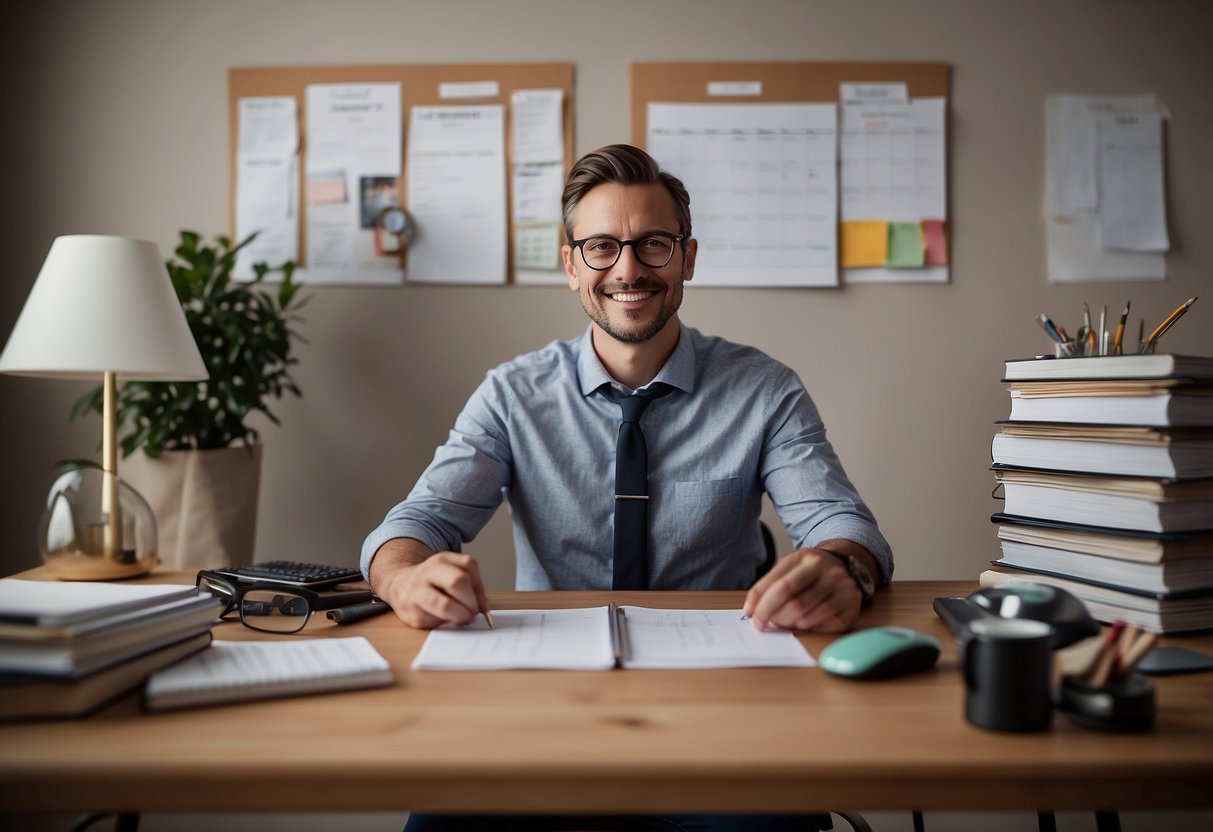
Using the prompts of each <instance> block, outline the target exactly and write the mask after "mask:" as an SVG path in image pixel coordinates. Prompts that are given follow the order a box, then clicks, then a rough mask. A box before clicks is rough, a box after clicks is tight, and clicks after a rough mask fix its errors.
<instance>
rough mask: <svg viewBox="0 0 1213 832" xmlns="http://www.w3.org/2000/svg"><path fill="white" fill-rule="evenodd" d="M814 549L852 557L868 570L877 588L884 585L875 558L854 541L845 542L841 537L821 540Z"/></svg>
mask: <svg viewBox="0 0 1213 832" xmlns="http://www.w3.org/2000/svg"><path fill="white" fill-rule="evenodd" d="M814 548H817V549H825V550H826V551H829V552H836V553H838V554H840V555H852V556H854V558H855V559H856V560H858V561H859V562H860V563H861V564H862V565H863V566H864V568H865V569H867V570H868V574H869V575H871V576H872V582H873V583H874V584H875V585H876V586H877V587H880V586H881V585H882V584H883V583H884V581H883V580H882V578H881V574H882V573H881V571H880V564H878V563H877V562H876V558H875V556H873V555H872V553H871V552H869V551H868V550H867V548H866V547H864V546H863V545H861V544H859V543H856V542H855V541H854V540H847V539H846V538H841V537H840V538H835V539H833V540H823V541H821V543H818V544H817V546H816V547H814Z"/></svg>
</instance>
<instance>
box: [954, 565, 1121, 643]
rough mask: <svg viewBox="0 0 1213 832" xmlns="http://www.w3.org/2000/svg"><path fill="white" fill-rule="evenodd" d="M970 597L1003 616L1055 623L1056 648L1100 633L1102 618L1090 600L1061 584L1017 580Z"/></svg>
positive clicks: (987, 610)
mask: <svg viewBox="0 0 1213 832" xmlns="http://www.w3.org/2000/svg"><path fill="white" fill-rule="evenodd" d="M968 598H969V600H970V601H972V602H973V603H974V604H976V605H977V606H978V607H980V608H981V609H982V610H984V611H985V612H987V613H990V614H991V615H996V616H998V617H999V618H1028V619H1031V620H1033V621H1043V622H1045V623H1046V624H1052V625H1053V647H1054V648H1059V647H1066V646H1068V645H1071V644H1073V643H1074V642H1076V641H1079V640H1081V639H1084V638H1090V637H1091V636H1095V635H1099V622H1098V621H1096V620H1095V618H1094V617H1093V616H1092V615H1091V612H1090V610H1088V609H1087V606H1086V604H1084V603H1083V602H1082V601H1080V600H1079V599H1078V598H1077V597H1076V596H1074V595H1072V594H1071V593H1069V592H1067V591H1066V590H1064V589H1062V588H1061V587H1059V586H1049V585H1048V584H1042V583H1038V582H1035V581H1016V582H1015V583H1012V584H1004V585H1002V586H988V587H984V588H983V589H979V590H977V591H976V592H973V593H970V594H969V595H968Z"/></svg>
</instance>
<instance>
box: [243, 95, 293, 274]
mask: <svg viewBox="0 0 1213 832" xmlns="http://www.w3.org/2000/svg"><path fill="white" fill-rule="evenodd" d="M237 111H238V119H239V125H238V127H237V132H238V137H237V155H236V240H237V241H241V240H244V239H245V238H247V237H248V236H249V235H250V234H252V233H253V232H256V233H257V237H256V239H255V240H253V242H252V243H250V244H249V245H247V246H245V247H244V248H243V249H241V250H240V253H239V254H238V255H237V256H236V267H235V269H234V271H233V274H234V275H235V277H236V279H238V280H247V279H250V278H252V277H253V268H252V266H253V264H254V263H262V262H263V263H269V264H270V265H271V266H279V265H281V264H282V263H284V262H286V261H288V260H298V259H299V214H298V205H299V201H298V200H299V193H298V191H299V184H298V183H299V116H298V107H297V105H296V103H295V98H294V96H271V97H257V98H242V99H240V101H239V102H238V104H237Z"/></svg>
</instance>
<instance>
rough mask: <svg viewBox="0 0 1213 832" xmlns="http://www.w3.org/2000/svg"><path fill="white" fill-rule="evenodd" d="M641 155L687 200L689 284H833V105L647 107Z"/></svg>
mask: <svg viewBox="0 0 1213 832" xmlns="http://www.w3.org/2000/svg"><path fill="white" fill-rule="evenodd" d="M648 115H649V119H648V147H649V152H650V153H652V155H653V158H655V159H656V160H657V161H658V162H659V163H660V164H661V166H662V167H663V168H665V169H666V170H669V171H670V172H671V173H673V174H674V175H676V176H678V177H679V178H680V179H681V180H682V181H683V184H685V185H686V186H687V190H689V191H690V192H691V194H692V195H693V198H694V200H695V207H694V216H695V228H694V229H693V230H694V236H695V238H696V239H697V240H698V241H699V254H698V259H697V260H696V265H695V283H696V284H703V285H707V286H836V285H837V284H838V176H837V168H836V165H835V160H836V158H837V153H838V131H837V108H836V106H835V105H834V104H659V103H653V104H650V105H649V114H648Z"/></svg>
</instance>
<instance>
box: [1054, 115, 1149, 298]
mask: <svg viewBox="0 0 1213 832" xmlns="http://www.w3.org/2000/svg"><path fill="white" fill-rule="evenodd" d="M1045 108H1046V110H1045V111H1046V133H1045V204H1044V215H1045V231H1046V238H1047V243H1048V263H1049V281H1050V282H1051V283H1078V282H1085V281H1094V280H1163V279H1165V278H1166V275H1167V262H1166V252H1167V250H1168V249H1169V247H1170V239H1169V237H1168V234H1167V218H1166V192H1165V186H1164V180H1165V177H1164V170H1163V168H1164V157H1163V126H1164V122H1165V118H1166V112H1165V107H1164V106H1163V104H1162V103H1161V102H1160V101H1159V100H1158V99H1157V98H1155V97H1154V96H1152V95H1139V96H1079V95H1054V96H1050V97H1049V98H1048V99H1047V101H1046V104H1045Z"/></svg>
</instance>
